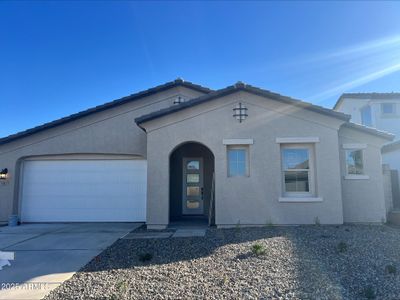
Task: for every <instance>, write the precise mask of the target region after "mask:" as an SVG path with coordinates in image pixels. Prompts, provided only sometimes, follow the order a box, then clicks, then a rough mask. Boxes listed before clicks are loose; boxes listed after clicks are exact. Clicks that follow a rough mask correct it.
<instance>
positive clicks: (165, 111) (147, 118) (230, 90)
mask: <svg viewBox="0 0 400 300" xmlns="http://www.w3.org/2000/svg"><path fill="white" fill-rule="evenodd" d="M237 91H246V92H249V93H252V94H256V95H259V96H262V97H267V98H270V99H274V100H278V101H281V102H284V103H287V104H291V105H294V106H297V107H300V108H304V109H308V110H311V111H315V112H318V113H321V114H325V115H328V116H331V117H335V118H338V119H342V120H345V121H348V120H350V116H349V115H346V114H344V113H341V112H336V111H333V110H332V109H328V108H324V107H322V106H318V105H314V104H311V103H308V102H304V101H301V100H297V99H293V98H290V97H287V96H282V95H280V94H277V93H273V92H271V91H268V90H264V89H261V88H257V87H254V86H251V85H248V84H244V83H242V82H238V83H236V84H235V85H231V86H228V87H226V88H224V89H220V90H217V91H214V92H211V93H209V94H207V95H204V96H200V97H198V98H194V99H191V100H189V101H186V102H183V103H181V104H179V105H176V106H172V107H169V108H165V109H162V110H159V111H156V112H152V113H149V114H146V115H143V116H140V117H138V118H136V119H135V122H136V123H137V124H138V125H140V124H142V123H144V122H147V121H150V120H154V119H156V118H159V117H162V116H165V115H169V114H171V113H174V112H177V111H180V110H183V109H186V108H189V107H192V106H195V105H198V104H201V103H204V102H207V101H210V100H213V99H216V98H219V97H223V96H226V95H229V94H232V93H234V92H237Z"/></svg>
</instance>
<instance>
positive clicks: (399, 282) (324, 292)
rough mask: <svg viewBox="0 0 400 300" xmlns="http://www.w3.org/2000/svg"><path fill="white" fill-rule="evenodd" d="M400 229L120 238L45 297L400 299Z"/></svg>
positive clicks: (284, 230) (317, 228)
mask: <svg viewBox="0 0 400 300" xmlns="http://www.w3.org/2000/svg"><path fill="white" fill-rule="evenodd" d="M399 258H400V229H399V228H393V227H389V226H367V225H366V226H361V225H359V226H358V225H357V226H356V225H354V226H317V225H316V226H300V227H260V228H235V229H224V230H222V229H219V230H217V229H210V230H208V231H207V234H206V237H193V238H166V239H138V240H118V241H117V242H116V243H114V244H113V245H112V246H111V247H110V248H108V249H107V250H106V251H104V252H103V253H102V254H101V255H99V256H98V257H96V258H95V259H93V260H92V261H91V262H90V263H89V264H87V265H86V266H85V267H84V268H83V269H82V270H81V271H80V272H78V273H76V274H75V275H74V276H73V277H72V278H71V279H70V280H68V281H66V282H64V284H62V285H61V286H60V287H59V288H57V289H56V290H54V291H52V292H51V294H50V295H49V296H48V297H47V298H46V299H47V300H54V299H166V298H168V299H193V298H195V299H223V298H226V299H232V298H244V299H269V298H273V299H399V298H400V260H399Z"/></svg>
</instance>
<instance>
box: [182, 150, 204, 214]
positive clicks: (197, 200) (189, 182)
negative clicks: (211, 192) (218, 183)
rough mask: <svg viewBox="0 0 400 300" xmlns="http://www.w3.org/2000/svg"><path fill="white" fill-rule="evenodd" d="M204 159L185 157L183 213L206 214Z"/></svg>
mask: <svg viewBox="0 0 400 300" xmlns="http://www.w3.org/2000/svg"><path fill="white" fill-rule="evenodd" d="M203 188H204V186H203V159H202V158H190V157H184V158H183V191H182V195H183V197H182V214H183V215H204V199H203V194H204V193H203V192H204V191H203Z"/></svg>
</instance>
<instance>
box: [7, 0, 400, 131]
mask: <svg viewBox="0 0 400 300" xmlns="http://www.w3.org/2000/svg"><path fill="white" fill-rule="evenodd" d="M399 70H400V3H394V2H366V3H361V2H337V3H336V2H326V3H318V2H115V1H109V2H95V1H90V2H77V1H73V2H67V1H61V2H50V1H46V2H38V1H36V2H33V1H32V2H17V1H15V2H1V3H0V104H1V108H0V111H1V126H0V136H6V135H8V134H11V133H14V132H17V131H20V130H23V129H27V128H30V127H33V126H36V125H40V124H42V123H44V122H48V121H52V120H54V119H57V118H60V117H63V116H66V115H69V114H71V113H75V112H78V111H81V110H83V109H86V108H89V107H92V106H95V105H98V104H102V103H104V102H107V101H110V100H113V99H116V98H119V97H122V96H126V95H128V94H131V93H133V92H136V91H140V90H143V89H147V88H149V87H152V86H155V85H158V84H161V83H164V82H166V81H170V80H173V79H175V78H176V77H182V78H184V79H186V80H189V81H192V82H195V83H199V84H202V85H205V86H208V87H211V88H214V89H218V88H223V87H225V86H227V85H230V84H232V83H234V82H236V81H238V80H241V81H244V82H246V83H250V84H252V85H255V86H259V87H262V88H266V89H269V90H272V91H275V92H279V93H281V94H284V95H288V96H291V97H295V98H299V99H303V100H306V101H310V102H313V103H318V104H320V105H323V106H326V107H329V108H331V107H332V106H333V104H334V102H335V100H336V99H337V97H338V95H340V94H341V93H343V92H350V91H362V92H364V91H380V92H386V91H389V92H390V91H399V90H400V71H399Z"/></svg>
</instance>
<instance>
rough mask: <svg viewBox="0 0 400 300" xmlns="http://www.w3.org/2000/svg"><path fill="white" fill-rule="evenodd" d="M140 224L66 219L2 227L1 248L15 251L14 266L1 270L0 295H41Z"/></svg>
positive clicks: (20, 296)
mask: <svg viewBox="0 0 400 300" xmlns="http://www.w3.org/2000/svg"><path fill="white" fill-rule="evenodd" d="M139 226H141V224H140V223H69V224H68V223H66V224H27V225H21V226H17V227H5V226H3V227H0V251H4V252H5V251H7V252H14V253H15V260H13V261H10V263H11V266H5V267H3V270H0V299H7V300H10V299H12V300H17V299H42V298H43V297H44V296H46V295H47V294H48V293H49V292H50V291H51V290H53V289H55V288H56V287H57V286H59V285H60V284H61V283H62V282H64V281H65V280H67V279H69V278H70V277H71V276H72V275H73V274H74V273H75V272H76V271H78V270H79V269H80V268H81V267H83V266H84V265H85V264H86V263H88V262H89V261H90V260H91V259H92V258H93V257H95V256H96V255H98V254H99V253H101V252H102V251H103V250H104V249H105V248H107V247H108V246H110V245H111V244H113V243H114V242H115V241H116V240H117V239H119V238H121V237H123V236H124V235H126V234H127V233H129V232H130V231H132V230H133V229H135V228H137V227H139ZM16 285H18V286H16Z"/></svg>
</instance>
